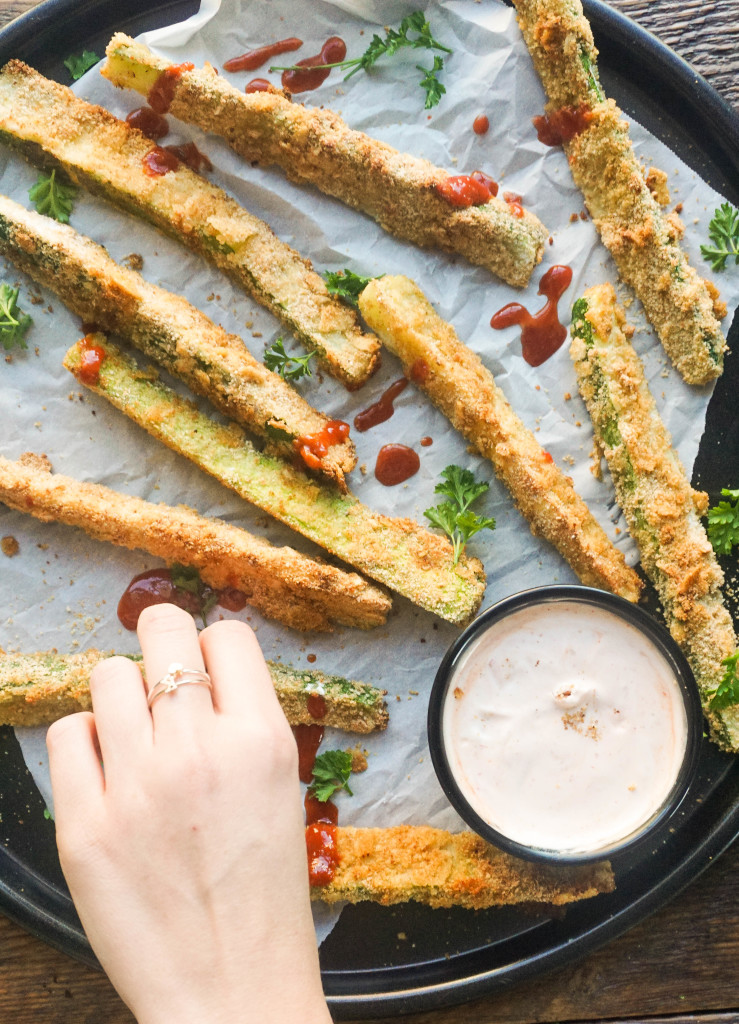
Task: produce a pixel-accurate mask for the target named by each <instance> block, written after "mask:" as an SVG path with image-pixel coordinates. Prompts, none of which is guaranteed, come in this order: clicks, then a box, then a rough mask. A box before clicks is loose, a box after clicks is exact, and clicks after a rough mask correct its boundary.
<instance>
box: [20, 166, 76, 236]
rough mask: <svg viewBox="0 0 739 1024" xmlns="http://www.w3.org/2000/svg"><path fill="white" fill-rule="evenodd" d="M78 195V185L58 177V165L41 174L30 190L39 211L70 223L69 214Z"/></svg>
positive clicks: (31, 198) (64, 222) (29, 196)
mask: <svg viewBox="0 0 739 1024" xmlns="http://www.w3.org/2000/svg"><path fill="white" fill-rule="evenodd" d="M76 196H77V186H76V185H73V184H72V183H71V182H68V181H63V180H62V179H61V178H58V177H57V173H56V167H55V168H54V169H53V170H52V172H51V174H44V173H43V172H42V173H41V174H39V176H38V180H37V181H36V184H35V185H32V186H31V187H30V189H29V190H28V198H29V199H30V200H31V202H32V203H33V204H34V206H35V207H36V210H37V211H38V212H39V213H43V214H44V215H45V216H47V217H53V218H54V220H58V221H61V222H62V224H67V223H69V215H70V213H71V212H72V206H73V205H74V200H75V198H76Z"/></svg>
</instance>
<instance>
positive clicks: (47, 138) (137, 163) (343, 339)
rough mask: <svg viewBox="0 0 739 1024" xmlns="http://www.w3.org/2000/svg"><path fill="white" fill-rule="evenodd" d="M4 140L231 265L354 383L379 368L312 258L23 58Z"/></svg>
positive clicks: (0, 95) (12, 79) (3, 87)
mask: <svg viewBox="0 0 739 1024" xmlns="http://www.w3.org/2000/svg"><path fill="white" fill-rule="evenodd" d="M0 139H2V140H3V141H4V142H6V143H8V145H11V146H14V147H15V148H17V149H19V150H20V151H21V152H22V153H23V154H24V155H26V156H27V157H28V158H29V159H31V160H32V161H34V162H35V163H40V164H42V165H46V164H51V165H58V166H61V167H62V168H63V169H64V170H65V171H66V173H67V174H68V175H69V177H70V178H71V179H72V180H73V181H75V182H77V183H78V184H80V185H83V186H84V187H85V188H87V189H89V190H90V191H91V192H94V193H96V194H98V195H101V196H102V197H103V198H105V199H107V200H109V201H111V202H113V203H116V204H117V205H118V206H121V207H122V208H123V209H124V210H126V211H128V212H130V213H135V214H137V215H138V216H140V217H142V218H144V219H145V220H147V221H150V222H151V223H153V224H155V225H156V226H157V227H158V228H161V230H163V231H165V232H166V233H167V234H169V235H172V236H173V237H174V238H176V239H177V240H178V241H180V242H182V243H183V244H185V245H187V246H189V248H191V249H193V250H194V251H195V252H197V253H199V254H200V255H201V256H204V257H205V258H206V259H209V260H210V261H211V262H212V263H214V264H215V265H216V266H217V267H219V268H220V269H221V270H223V271H225V273H227V274H228V275H229V276H230V277H231V278H232V279H233V280H234V281H235V282H236V284H237V285H239V286H240V287H241V288H243V289H244V290H245V291H246V292H248V294H249V295H251V296H252V297H253V298H254V299H256V301H257V302H260V303H261V304H262V305H263V306H265V307H266V308H267V309H268V310H270V312H272V313H274V315H275V316H276V317H278V319H279V320H281V321H282V323H283V324H285V326H286V327H288V328H289V329H290V330H291V331H292V332H293V333H294V335H295V337H296V338H297V339H298V340H299V341H300V342H301V343H302V344H303V345H305V346H306V347H307V348H308V349H309V350H311V351H313V350H315V352H316V354H317V357H318V358H320V359H321V361H322V363H323V365H324V366H325V367H326V369H327V370H328V372H329V373H331V374H333V375H334V376H335V377H337V378H338V379H339V380H341V381H342V382H343V383H344V384H346V386H347V387H349V388H357V387H360V386H361V385H362V384H363V383H364V382H365V381H366V380H367V378H368V377H369V376H370V374H371V373H372V371H373V370H374V369H375V368H376V366H377V360H378V351H379V342H378V341H377V339H376V338H372V337H370V336H369V335H366V334H363V333H362V331H361V329H360V327H359V323H358V321H357V318H356V316H355V314H354V312H353V311H352V310H350V309H348V308H347V307H346V306H344V305H342V304H341V303H340V302H339V301H338V300H337V299H335V298H333V297H332V296H330V295H329V293H328V290H327V288H326V285H325V283H324V281H323V279H322V278H321V277H320V276H319V275H318V274H316V273H315V271H314V270H313V268H312V266H311V263H310V262H309V261H308V260H306V259H304V258H303V257H302V256H300V255H299V254H298V253H297V252H295V250H294V249H291V248H290V246H289V245H286V244H285V243H284V242H281V241H280V240H279V239H278V238H277V236H276V235H275V234H274V233H273V231H272V230H271V228H269V227H268V226H267V225H266V224H265V223H264V222H263V221H261V220H259V219H258V218H257V217H253V216H252V215H251V214H250V213H247V211H246V210H244V209H243V208H242V207H240V206H239V205H238V203H237V202H236V201H235V200H234V199H232V198H231V197H230V196H229V195H227V193H226V192H224V191H223V190H222V189H220V188H218V187H217V186H216V185H211V184H210V183H209V182H207V181H205V180H204V179H203V178H202V177H201V176H200V175H199V174H196V173H195V172H194V171H192V170H190V169H189V168H188V167H186V166H185V165H184V164H183V163H180V164H179V165H178V166H177V167H176V168H175V169H173V170H170V171H168V172H167V173H166V174H156V175H151V174H147V173H146V169H145V164H144V160H145V158H146V157H147V154H149V153H150V152H151V150H152V148H153V147H154V143H152V142H151V141H150V140H149V139H147V138H146V137H145V136H144V135H142V134H141V133H140V132H139V131H137V130H136V129H135V128H131V127H130V126H129V125H128V124H126V122H125V121H119V120H118V119H117V118H115V117H113V115H112V114H110V113H108V111H107V110H104V109H103V108H102V107H97V106H93V105H92V104H90V103H86V102H85V101H84V100H81V99H78V98H77V97H76V96H75V95H74V93H73V92H72V91H71V90H70V89H68V88H66V86H63V85H59V84H57V83H56V82H51V81H49V80H48V79H46V78H44V77H43V76H42V75H40V74H39V73H38V72H36V71H34V70H33V69H32V68H29V67H28V66H27V65H25V64H23V63H21V62H20V61H15V60H13V61H10V62H9V63H8V64H6V65H5V67H4V68H3V69H2V71H0Z"/></svg>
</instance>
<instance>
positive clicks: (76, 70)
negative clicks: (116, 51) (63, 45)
mask: <svg viewBox="0 0 739 1024" xmlns="http://www.w3.org/2000/svg"><path fill="white" fill-rule="evenodd" d="M99 60H100V58H99V57H98V55H97V54H96V53H93V51H92V50H83V51H82V53H71V54H70V55H69V57H67V59H66V60H65V61H64V67H65V68H66V69H67V71H68V72H69V73H70V75H71V76H72V80H73V81H75V82H76V81H77V79H78V78H82V76H83V75H84V73H85V72H86V71H89V70H90V68H91V67H94V65H95V64H97V62H98V61H99Z"/></svg>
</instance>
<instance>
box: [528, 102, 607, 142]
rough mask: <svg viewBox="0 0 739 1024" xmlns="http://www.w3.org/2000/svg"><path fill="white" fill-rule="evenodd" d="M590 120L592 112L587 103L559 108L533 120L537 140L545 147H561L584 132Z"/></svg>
mask: <svg viewBox="0 0 739 1024" xmlns="http://www.w3.org/2000/svg"><path fill="white" fill-rule="evenodd" d="M592 120H593V111H592V110H591V109H590V107H589V106H588V104H587V103H580V104H579V106H577V107H574V106H566V107H560V108H559V110H552V111H551V113H549V114H545V115H543V116H542V115H541V114H540V115H538V116H537V117H535V118H534V119H533V121H534V128H536V135H537V138H538V139H539V142H543V143H544V145H545V146H561V145H562V143H563V142H569V141H570V140H571V139H574V138H575V136H576V135H579V134H580V132H583V131H585V129H586V128H587V127H588V125H589V124H590V122H591V121H592Z"/></svg>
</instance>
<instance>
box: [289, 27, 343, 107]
mask: <svg viewBox="0 0 739 1024" xmlns="http://www.w3.org/2000/svg"><path fill="white" fill-rule="evenodd" d="M344 57H346V43H345V42H344V40H343V39H341V38H340V37H339V36H331V38H330V39H327V40H326V42H325V43H324V44H323V46H322V47H321V52H320V53H317V54H316V55H315V57H304V58H303V60H299V61H298V62H297V67H298V69H299V70H297V71H283V72H282V85H283V88H285V89H288V90H289V91H290V92H293V93H295V92H308V91H309V90H310V89H317V88H318V86H319V85H323V83H324V82H325V81H326V79H327V78H328V76H329V75H330V74H331V68H327V67H322V66H321V65H324V64H337V63H338V62H339V61H342V60H343V59H344Z"/></svg>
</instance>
